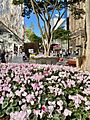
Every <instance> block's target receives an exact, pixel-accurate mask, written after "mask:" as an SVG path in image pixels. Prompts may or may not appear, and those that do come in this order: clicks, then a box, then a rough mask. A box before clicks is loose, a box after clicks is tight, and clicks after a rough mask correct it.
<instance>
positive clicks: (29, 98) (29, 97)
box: [26, 94, 35, 103]
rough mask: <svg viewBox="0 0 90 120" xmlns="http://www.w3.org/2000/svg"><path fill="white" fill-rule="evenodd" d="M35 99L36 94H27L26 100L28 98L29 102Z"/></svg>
mask: <svg viewBox="0 0 90 120" xmlns="http://www.w3.org/2000/svg"><path fill="white" fill-rule="evenodd" d="M34 99H35V97H34V95H32V94H28V95H27V96H26V100H27V102H28V103H29V102H30V101H31V100H34Z"/></svg>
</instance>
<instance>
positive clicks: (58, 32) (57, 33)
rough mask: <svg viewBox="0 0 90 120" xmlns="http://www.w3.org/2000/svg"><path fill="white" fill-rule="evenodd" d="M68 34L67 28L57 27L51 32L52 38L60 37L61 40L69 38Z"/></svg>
mask: <svg viewBox="0 0 90 120" xmlns="http://www.w3.org/2000/svg"><path fill="white" fill-rule="evenodd" d="M69 34H70V31H69V30H64V29H62V28H58V29H56V30H55V31H54V33H53V39H60V40H61V41H64V40H68V39H70V37H69Z"/></svg>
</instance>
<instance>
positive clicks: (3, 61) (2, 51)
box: [1, 50, 6, 63]
mask: <svg viewBox="0 0 90 120" xmlns="http://www.w3.org/2000/svg"><path fill="white" fill-rule="evenodd" d="M1 62H2V63H6V61H5V51H4V50H1Z"/></svg>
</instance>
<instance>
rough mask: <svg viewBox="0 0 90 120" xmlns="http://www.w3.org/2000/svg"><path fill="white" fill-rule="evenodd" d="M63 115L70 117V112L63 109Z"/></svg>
mask: <svg viewBox="0 0 90 120" xmlns="http://www.w3.org/2000/svg"><path fill="white" fill-rule="evenodd" d="M63 114H64V116H71V114H72V112H71V111H70V110H68V109H65V110H64V113H63Z"/></svg>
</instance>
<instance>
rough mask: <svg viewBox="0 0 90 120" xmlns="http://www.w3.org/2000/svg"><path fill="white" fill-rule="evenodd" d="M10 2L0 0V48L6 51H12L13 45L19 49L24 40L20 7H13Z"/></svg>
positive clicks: (8, 0)
mask: <svg viewBox="0 0 90 120" xmlns="http://www.w3.org/2000/svg"><path fill="white" fill-rule="evenodd" d="M12 1H13V0H0V47H1V48H2V47H3V48H5V50H8V51H9V49H11V50H14V46H15V45H16V46H17V48H18V49H19V46H20V45H22V44H23V39H24V38H23V37H24V27H23V26H24V18H23V17H22V16H21V14H22V7H21V6H20V5H18V6H15V5H13V4H12ZM10 36H12V37H10ZM10 47H11V48H10Z"/></svg>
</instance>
